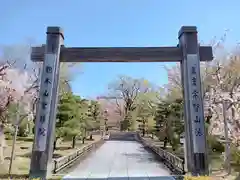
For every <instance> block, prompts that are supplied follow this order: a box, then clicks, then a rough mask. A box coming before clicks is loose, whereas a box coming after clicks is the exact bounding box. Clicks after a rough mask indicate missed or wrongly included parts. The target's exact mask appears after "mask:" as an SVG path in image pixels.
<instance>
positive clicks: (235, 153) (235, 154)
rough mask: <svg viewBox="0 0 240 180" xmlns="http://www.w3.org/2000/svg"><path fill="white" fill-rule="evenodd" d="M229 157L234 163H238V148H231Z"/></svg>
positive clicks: (239, 152)
mask: <svg viewBox="0 0 240 180" xmlns="http://www.w3.org/2000/svg"><path fill="white" fill-rule="evenodd" d="M231 158H232V161H233V163H234V164H237V165H240V150H239V149H237V148H236V147H232V148H231Z"/></svg>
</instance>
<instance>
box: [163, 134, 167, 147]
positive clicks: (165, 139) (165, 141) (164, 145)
mask: <svg viewBox="0 0 240 180" xmlns="http://www.w3.org/2000/svg"><path fill="white" fill-rule="evenodd" d="M167 143H168V139H167V137H165V138H164V141H163V148H164V149H166V148H167Z"/></svg>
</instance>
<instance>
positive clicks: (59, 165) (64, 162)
mask: <svg viewBox="0 0 240 180" xmlns="http://www.w3.org/2000/svg"><path fill="white" fill-rule="evenodd" d="M103 143H104V140H103V139H101V140H99V141H97V142H95V143H93V144H89V145H87V146H86V147H84V148H81V149H78V150H76V151H75V152H73V153H72V154H69V155H67V156H63V157H61V158H58V159H55V160H53V166H52V172H53V173H54V174H56V173H58V172H59V171H61V170H63V169H65V168H67V167H68V166H70V165H72V164H73V163H74V162H75V161H76V160H78V159H79V158H81V157H84V156H86V155H87V154H89V153H90V152H92V151H93V150H96V149H97V148H99V147H100V146H101V145H102V144H103Z"/></svg>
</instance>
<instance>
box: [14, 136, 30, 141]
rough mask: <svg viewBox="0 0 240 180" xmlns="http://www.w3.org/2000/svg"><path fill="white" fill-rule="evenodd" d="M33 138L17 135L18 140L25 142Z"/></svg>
mask: <svg viewBox="0 0 240 180" xmlns="http://www.w3.org/2000/svg"><path fill="white" fill-rule="evenodd" d="M33 139H34V137H33V136H29V137H17V140H18V141H26V142H32V141H33Z"/></svg>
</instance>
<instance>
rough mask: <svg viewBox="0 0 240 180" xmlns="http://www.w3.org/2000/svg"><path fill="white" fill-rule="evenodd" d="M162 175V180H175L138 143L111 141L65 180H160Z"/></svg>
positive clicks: (84, 161)
mask: <svg viewBox="0 0 240 180" xmlns="http://www.w3.org/2000/svg"><path fill="white" fill-rule="evenodd" d="M159 176H161V177H162V178H161V179H162V180H164V179H166V180H168V179H173V178H171V177H169V176H170V171H169V170H168V169H167V168H166V167H165V166H164V165H163V164H161V163H160V162H158V161H157V160H156V159H155V157H154V155H153V154H151V153H149V152H148V151H146V150H145V149H144V148H143V146H142V145H141V144H139V143H137V142H134V141H107V142H105V143H104V144H103V145H102V146H101V147H100V148H99V149H98V150H97V151H96V152H93V153H92V154H90V155H89V157H88V158H87V159H85V160H83V161H82V162H81V163H80V164H79V165H78V166H76V168H75V169H74V170H73V171H72V172H71V173H69V174H68V175H66V176H65V177H64V179H69V178H81V179H99V178H103V179H111V178H115V179H119V178H120V179H132V178H134V179H136V178H137V179H159V178H157V177H159ZM164 176H168V177H164ZM128 177H129V178H128Z"/></svg>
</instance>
